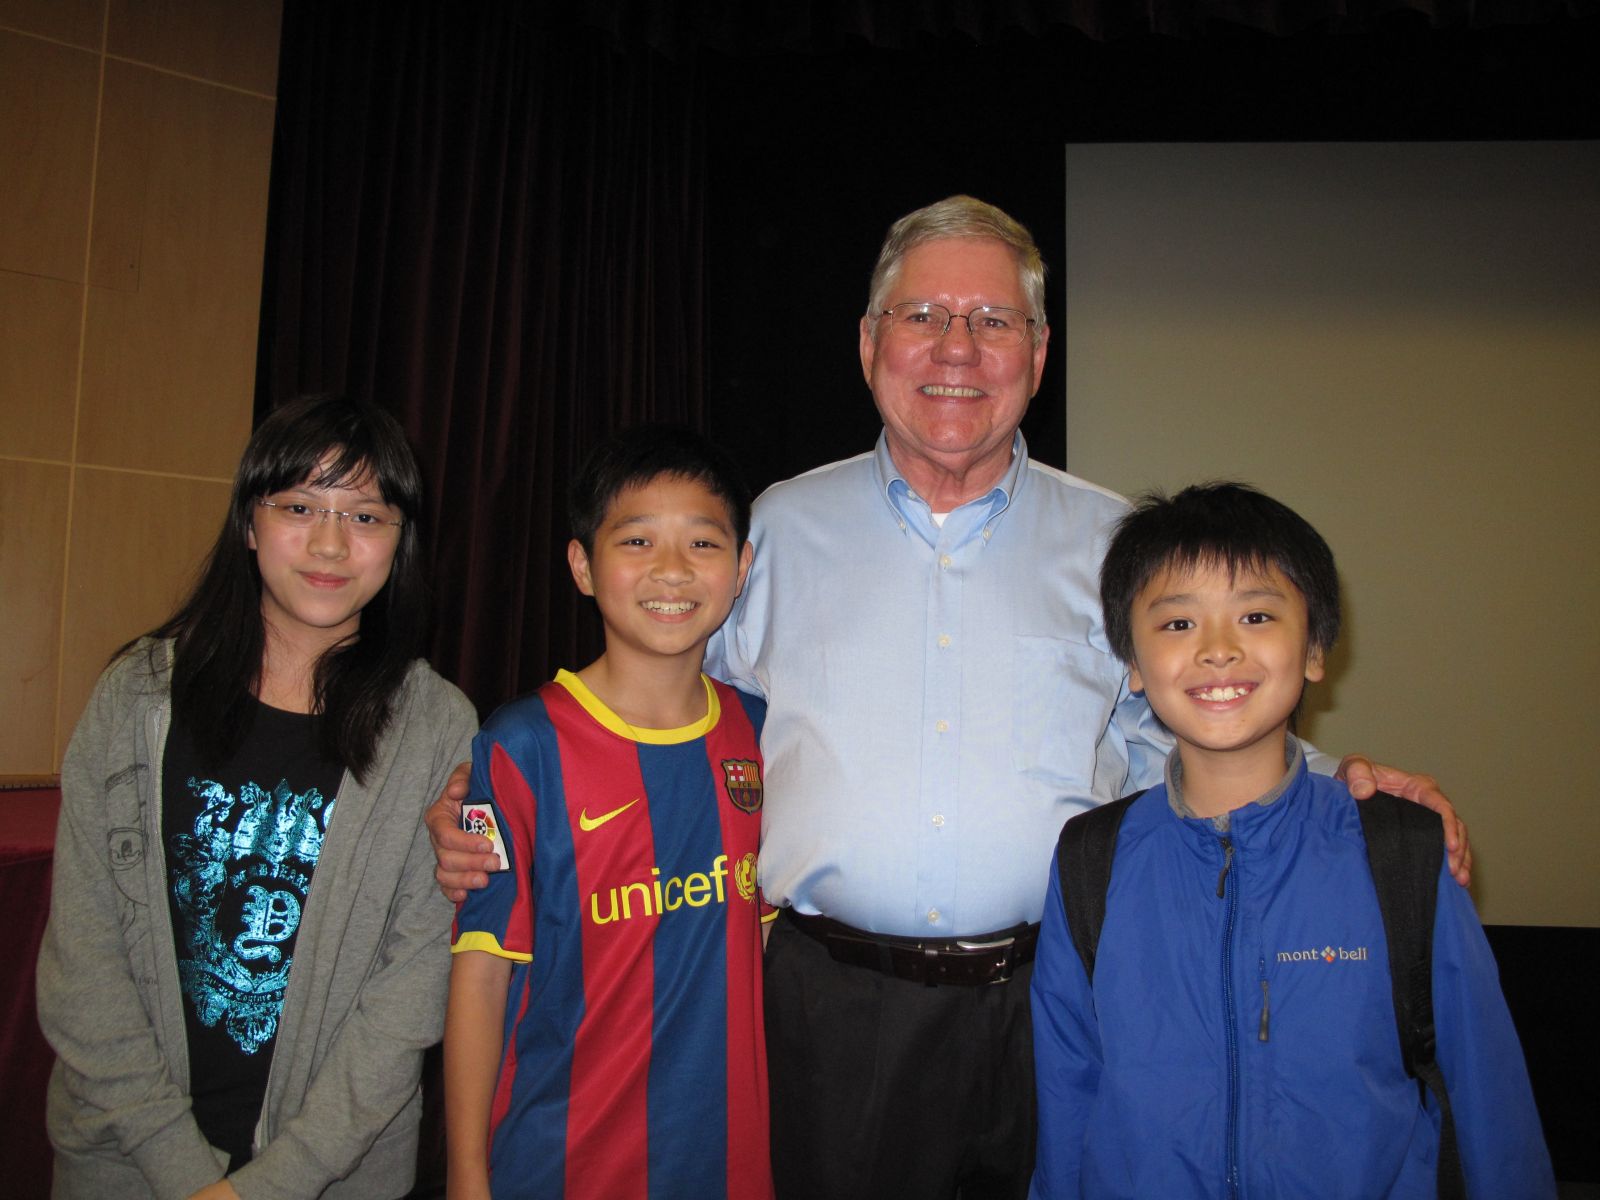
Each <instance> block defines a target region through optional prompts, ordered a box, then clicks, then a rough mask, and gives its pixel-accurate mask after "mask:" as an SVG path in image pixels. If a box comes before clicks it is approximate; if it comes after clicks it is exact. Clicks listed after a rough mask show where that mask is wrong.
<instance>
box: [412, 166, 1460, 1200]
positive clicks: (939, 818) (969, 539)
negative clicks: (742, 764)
mask: <svg viewBox="0 0 1600 1200" xmlns="http://www.w3.org/2000/svg"><path fill="white" fill-rule="evenodd" d="M1048 340H1049V329H1048V328H1047V326H1046V324H1045V320H1044V268H1043V265H1042V263H1041V262H1040V259H1039V253H1038V249H1037V248H1036V246H1035V245H1034V242H1033V239H1032V237H1031V236H1030V235H1029V233H1028V231H1027V230H1026V229H1024V228H1023V227H1022V226H1021V225H1019V224H1018V223H1017V222H1016V221H1014V220H1012V219H1011V218H1010V217H1009V216H1007V215H1006V214H1005V213H1003V212H1001V211H1000V210H999V209H997V208H994V207H993V206H991V205H988V204H984V203H982V202H981V201H978V200H974V199H972V198H971V197H967V196H955V197H951V198H950V199H947V200H943V201H940V202H939V203H937V204H933V205H930V206H928V207H927V208H923V209H920V210H918V211H916V212H914V213H911V214H910V215H908V216H906V217H904V218H902V219H901V220H899V221H898V222H896V223H895V225H894V226H893V227H892V228H891V229H890V231H889V235H888V238H887V240H886V241H885V243H884V246H883V250H882V252H881V253H880V255H879V258H878V263H877V267H876V269H875V271H874V272H873V276H872V284H871V294H870V300H869V303H868V307H867V314H866V316H864V317H863V318H862V320H861V328H860V352H861V365H862V370H863V372H864V374H865V376H866V380H867V384H868V386H869V387H870V388H871V390H872V395H873V399H874V401H875V402H876V404H877V408H878V412H879V414H880V415H881V416H882V418H883V425H884V430H883V435H882V437H881V438H880V439H879V442H878V445H877V447H876V449H874V450H873V451H872V452H871V453H869V454H864V455H861V456H859V457H857V458H852V459H847V460H845V461H843V462H838V463H833V464H830V465H829V466H825V467H821V468H819V469H817V470H815V471H812V472H809V473H807V474H805V475H801V476H799V477H797V478H795V479H792V480H789V481H787V482H785V483H781V484H778V485H776V486H774V487H773V488H771V489H770V490H769V491H767V493H766V494H765V495H764V496H762V498H761V499H760V500H759V501H758V502H757V504H756V509H755V519H754V524H753V527H752V530H751V537H752V541H754V542H755V545H756V553H755V565H754V567H753V568H752V570H751V573H750V576H749V581H748V583H747V585H746V589H745V592H744V594H743V596H742V597H741V599H740V601H739V603H738V605H737V606H736V608H735V609H734V613H733V615H732V616H731V617H730V618H729V621H728V623H727V625H726V626H725V627H724V629H723V630H722V632H721V634H720V635H719V636H718V638H717V639H715V640H714V641H713V643H712V646H711V651H710V654H709V655H708V659H707V669H708V670H709V671H710V672H712V673H713V674H717V675H720V676H721V677H722V678H725V679H727V680H729V681H730V682H733V683H735V684H738V685H739V686H741V687H744V688H746V689H747V690H751V691H755V692H758V693H760V694H762V695H764V696H766V697H767V700H768V704H769V709H768V714H767V721H766V726H765V729H764V732H763V735H762V752H763V756H764V758H765V760H766V770H765V777H766V793H765V804H764V809H763V812H764V821H763V837H762V848H761V861H760V882H761V887H762V889H763V891H764V892H765V894H766V897H767V898H768V900H770V901H771V902H772V903H774V904H776V905H779V906H781V908H782V916H781V917H780V919H779V921H778V923H777V925H776V926H775V928H774V929H773V931H772V935H771V940H770V943H769V945H768V950H767V964H766V1006H767V1008H766V1016H767V1045H768V1057H769V1067H770V1073H771V1094H772V1128H773V1173H774V1176H775V1178H776V1180H777V1183H778V1188H779V1191H780V1194H781V1195H783V1196H785V1197H796V1198H804V1200H820V1198H835V1197H855V1196H860V1197H872V1198H874V1200H878V1198H881V1197H885V1196H906V1197H919V1198H920V1197H954V1196H956V1195H960V1196H962V1197H969V1198H970V1197H979V1196H997V1197H1000V1196H1005V1197H1010V1196H1016V1197H1021V1196H1023V1195H1025V1194H1026V1192H1027V1184H1028V1176H1029V1172H1030V1170H1031V1167H1032V1161H1033V1146H1034V1107H1033V1061H1032V1046H1031V1029H1030V1023H1029V1013H1028V988H1027V983H1028V975H1029V973H1030V970H1031V967H1030V964H1031V960H1032V956H1033V948H1034V939H1035V937H1036V935H1037V930H1038V921H1039V918H1040V915H1041V910H1042V908H1043V903H1044V895H1045V885H1046V876H1047V873H1048V869H1049V862H1050V856H1051V851H1052V849H1053V848H1054V845H1055V839H1056V835H1057V832H1058V831H1059V830H1060V828H1061V825H1062V824H1063V822H1065V821H1066V819H1067V818H1068V817H1070V816H1072V815H1073V814H1074V813H1076V812H1079V811H1081V810H1083V809H1085V808H1087V807H1089V806H1091V805H1095V804H1100V803H1103V802H1105V801H1107V800H1111V799H1114V798H1116V797H1117V796H1119V795H1122V794H1124V793H1126V792H1128V791H1131V790H1135V789H1137V788H1141V787H1145V786H1148V785H1150V784H1153V783H1155V782H1157V781H1158V780H1159V778H1160V775H1161V766H1162V762H1163V760H1164V758H1165V756H1166V753H1167V751H1168V749H1169V748H1170V744H1171V743H1170V740H1169V738H1168V736H1167V734H1166V733H1165V731H1163V730H1162V729H1161V727H1160V726H1159V724H1158V723H1157V722H1156V721H1155V719H1154V718H1153V717H1152V716H1151V714H1150V711H1149V709H1148V708H1147V707H1146V705H1145V703H1144V701H1143V699H1142V697H1139V696H1135V695H1132V694H1130V692H1129V690H1128V684H1127V678H1126V674H1125V672H1124V670H1123V668H1122V666H1121V664H1120V663H1119V662H1118V661H1117V659H1116V657H1115V655H1114V654H1113V653H1112V651H1111V648H1110V646H1109V645H1108V644H1107V642H1106V640H1105V636H1104V632H1103V630H1102V628H1101V621H1100V608H1099V601H1098V591H1097V587H1098V574H1099V566H1100V558H1101V554H1102V552H1103V550H1104V546H1105V542H1106V538H1107V534H1108V530H1109V527H1110V526H1111V525H1112V524H1113V523H1114V522H1115V521H1116V520H1117V519H1118V518H1119V517H1120V516H1121V514H1122V512H1123V511H1124V508H1125V505H1124V503H1123V501H1122V500H1121V499H1120V498H1118V497H1117V496H1115V495H1114V494H1112V493H1110V492H1107V491H1105V490H1103V489H1101V488H1097V487H1095V486H1093V485H1092V484H1089V483H1085V482H1084V481H1082V480H1079V479H1075V478H1073V477H1071V476H1069V475H1066V474H1063V473H1062V472H1059V471H1056V470H1054V469H1052V468H1049V467H1045V466H1042V465H1040V464H1038V463H1035V462H1032V461H1031V460H1030V459H1029V457H1028V452H1027V447H1026V445H1025V444H1024V442H1023V439H1022V437H1021V435H1020V434H1019V433H1018V425H1019V423H1020V421H1021V419H1022V415H1023V413H1024V412H1025V411H1026V409H1027V406H1028V402H1029V401H1030V400H1031V399H1032V397H1033V395H1034V393H1035V391H1036V390H1037V389H1038V384H1039V376H1040V372H1041V371H1042V369H1043V367H1044V360H1045V350H1046V346H1047V344H1048ZM1316 757H1317V758H1319V759H1321V762H1322V765H1323V767H1324V768H1325V769H1326V768H1327V767H1328V766H1329V765H1331V764H1330V763H1329V761H1328V760H1326V759H1325V758H1322V757H1321V756H1316ZM1375 773H1376V775H1377V779H1378V781H1379V782H1381V784H1382V785H1383V786H1384V787H1386V788H1387V789H1388V790H1390V791H1400V792H1403V793H1405V794H1409V795H1411V796H1412V797H1413V798H1415V799H1423V800H1424V801H1425V802H1428V803H1430V804H1431V805H1432V806H1434V807H1443V808H1444V809H1446V810H1447V809H1448V805H1447V804H1445V802H1444V801H1443V798H1442V797H1441V796H1439V795H1438V793H1437V791H1436V789H1435V788H1434V787H1433V782H1432V780H1430V779H1428V778H1426V777H1423V776H1418V777H1411V776H1407V775H1404V774H1403V773H1399V772H1388V771H1386V770H1385V769H1383V768H1376V767H1372V766H1370V765H1369V764H1367V763H1365V762H1364V761H1361V760H1355V761H1354V768H1353V770H1352V772H1351V774H1352V787H1353V789H1354V790H1356V791H1358V793H1362V794H1365V793H1370V792H1371V790H1372V788H1373V786H1374V774H1375ZM450 816H451V813H450V810H449V806H448V804H446V803H445V802H443V801H441V804H439V805H436V806H435V808H434V810H433V811H432V812H430V816H429V821H430V826H431V827H432V828H433V830H434V836H435V842H436V845H437V846H438V847H439V850H440V861H441V867H440V872H439V879H440V883H441V885H442V886H444V887H445V888H446V891H447V893H450V892H453V891H454V890H456V889H459V888H460V887H462V886H466V885H469V884H470V883H477V882H479V877H477V876H476V871H477V869H478V868H480V867H481V866H482V865H483V863H482V860H481V859H480V858H479V857H478V856H477V855H472V854H467V853H462V852H453V851H465V850H466V849H467V848H468V846H469V845H470V839H460V838H458V837H457V836H456V835H455V834H454V831H453V830H451V829H450V828H449V826H450V824H451V822H450ZM1447 824H1448V825H1449V830H1450V833H1449V836H1450V841H1451V844H1452V846H1454V845H1456V844H1458V843H1459V844H1461V846H1462V851H1461V859H1462V861H1460V862H1459V863H1458V864H1457V865H1458V866H1459V868H1460V870H1461V872H1462V873H1463V874H1464V872H1465V870H1466V862H1465V846H1464V838H1463V837H1462V833H1461V831H1460V830H1459V829H1458V828H1457V827H1456V825H1455V824H1454V821H1453V814H1450V815H1449V820H1448V821H1447Z"/></svg>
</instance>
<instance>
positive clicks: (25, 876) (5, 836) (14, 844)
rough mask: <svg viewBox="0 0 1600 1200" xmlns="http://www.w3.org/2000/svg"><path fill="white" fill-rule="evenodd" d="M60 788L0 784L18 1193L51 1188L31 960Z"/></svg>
mask: <svg viewBox="0 0 1600 1200" xmlns="http://www.w3.org/2000/svg"><path fill="white" fill-rule="evenodd" d="M60 808H61V793H60V791H59V790H57V789H56V788H29V789H26V790H21V791H0V923H3V927H4V930H5V936H6V937H7V938H8V939H9V940H10V942H11V945H10V946H9V947H8V948H6V949H5V950H4V952H3V953H0V1064H3V1067H0V1072H3V1075H4V1081H5V1082H4V1084H3V1085H0V1097H3V1098H4V1101H3V1103H0V1112H3V1113H4V1118H3V1119H0V1180H4V1181H5V1182H4V1189H3V1190H4V1192H5V1194H6V1195H7V1196H9V1197H12V1198H13V1200H35V1198H37V1200H44V1198H45V1197H47V1196H48V1195H49V1194H50V1143H49V1142H48V1140H46V1138H45V1132H44V1091H45V1083H46V1081H47V1080H48V1079H49V1078H50V1066H51V1064H52V1063H53V1062H54V1061H55V1056H54V1055H53V1054H52V1053H51V1052H50V1047H49V1045H47V1044H46V1042H45V1040H44V1035H43V1034H42V1033H40V1032H39V1013H38V1008H37V1006H36V1005H35V1003H34V996H33V981H34V965H35V963H36V962H37V960H38V958H39V939H40V938H41V937H43V936H44V923H45V918H46V917H48V916H49V915H50V858H51V855H52V853H53V852H54V850H55V844H56V814H57V813H58V812H59V810H60Z"/></svg>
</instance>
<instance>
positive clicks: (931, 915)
mask: <svg viewBox="0 0 1600 1200" xmlns="http://www.w3.org/2000/svg"><path fill="white" fill-rule="evenodd" d="M938 923H939V910H938V909H937V908H930V909H929V910H928V924H929V925H937V924H938Z"/></svg>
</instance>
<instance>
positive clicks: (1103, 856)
mask: <svg viewBox="0 0 1600 1200" xmlns="http://www.w3.org/2000/svg"><path fill="white" fill-rule="evenodd" d="M1142 795H1144V792H1142V791H1140V792H1135V793H1133V795H1131V796H1124V797H1123V798H1122V799H1121V800H1113V801H1112V802H1111V803H1110V804H1102V805H1100V806H1099V807H1098V808H1091V809H1089V811H1088V812H1081V813H1079V814H1078V815H1077V816H1075V817H1073V818H1072V820H1070V821H1068V822H1067V823H1066V824H1065V825H1064V826H1062V829H1061V836H1060V837H1059V838H1058V839H1057V840H1056V870H1057V872H1058V873H1059V874H1060V877H1061V903H1062V906H1063V907H1064V908H1065V909H1066V910H1067V931H1068V932H1069V933H1071V934H1072V944H1073V945H1074V946H1076V947H1077V948H1078V957H1079V958H1080V959H1082V960H1083V969H1084V973H1085V974H1087V975H1088V976H1089V984H1090V986H1091V987H1092V986H1093V985H1094V955H1095V950H1096V949H1097V948H1098V947H1099V945H1100V926H1102V925H1104V924H1105V920H1106V892H1107V890H1108V889H1109V888H1110V887H1111V860H1112V859H1113V858H1115V857H1116V854H1117V830H1119V829H1121V828H1122V818H1123V815H1124V814H1125V813H1127V811H1128V805H1130V804H1132V803H1133V802H1134V801H1135V800H1137V799H1138V798H1139V797H1140V796H1142Z"/></svg>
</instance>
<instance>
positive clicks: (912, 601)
mask: <svg viewBox="0 0 1600 1200" xmlns="http://www.w3.org/2000/svg"><path fill="white" fill-rule="evenodd" d="M1126 509H1127V504H1126V502H1125V501H1124V500H1122V499H1121V498H1120V497H1119V496H1117V495H1115V494H1114V493H1112V492H1109V491H1106V490H1105V489H1103V488H1099V487H1096V486H1094V485H1093V484H1090V483H1086V482H1084V481H1083V480H1080V479H1076V478H1074V477H1072V476H1070V475H1067V474H1065V473H1063V472H1061V471H1057V470H1055V469H1053V468H1051V467H1047V466H1043V465H1041V464H1038V463H1034V462H1031V461H1030V460H1029V458H1028V453H1027V447H1026V445H1025V444H1024V442H1023V440H1022V436H1021V435H1020V434H1019V435H1017V439H1016V443H1015V447H1014V451H1013V455H1012V460H1011V466H1010V469H1009V470H1008V471H1007V472H1006V474H1005V476H1004V477H1003V478H1002V479H1001V480H1000V481H999V483H997V484H996V485H995V487H994V488H993V489H991V490H990V491H989V492H988V494H986V495H984V496H981V497H979V498H978V499H976V500H973V501H971V502H970V503H967V504H964V505H962V506H961V507H959V508H957V509H956V510H955V511H953V512H951V513H950V514H949V515H948V516H947V517H946V518H945V520H944V523H943V525H942V526H940V525H939V524H936V523H935V521H934V519H933V515H932V514H931V512H930V511H929V509H928V505H927V504H926V503H925V502H924V501H923V500H922V499H921V498H920V497H919V496H918V495H917V494H916V493H915V492H913V491H912V490H911V488H910V486H909V485H908V484H907V483H906V481H905V479H904V478H903V477H902V476H901V474H900V472H899V471H898V470H897V469H896V468H895V465H894V463H893V461H892V459H891V458H890V457H889V451H888V447H887V444H886V442H885V441H884V439H883V438H881V437H880V438H879V440H878V446H877V449H876V450H875V451H874V452H873V453H871V454H864V455H861V456H859V457H856V458H851V459H846V460H845V461H843V462H837V463H833V464H831V465H829V466H825V467H821V468H819V469H817V470H815V471H811V472H809V473H807V474H805V475H801V476H798V477H797V478H795V479H791V480H788V481H787V482H784V483H780V484H776V485H775V486H773V487H772V488H770V489H768V491H767V492H766V493H765V494H763V495H762V497H761V498H760V499H759V500H758V501H757V502H756V506H755V516H754V524H753V528H752V530H751V540H752V541H753V542H754V543H755V564H754V566H753V567H752V569H751V572H750V578H749V581H748V582H747V584H746V587H745V591H744V594H743V596H742V597H741V598H740V599H739V601H738V603H737V604H736V605H735V607H734V611H733V614H732V615H731V616H730V617H729V619H728V623H727V624H726V625H725V626H724V627H723V629H722V631H721V632H720V633H719V634H718V635H717V637H716V638H714V639H713V641H712V644H711V647H710V649H709V651H708V655H707V660H706V662H707V670H708V671H710V672H711V673H712V674H714V675H717V676H719V677H721V678H723V679H726V680H728V681H729V682H731V683H734V684H736V685H737V686H739V687H742V688H746V689H748V690H751V691H755V692H758V693H759V694H761V695H763V696H765V697H766V698H767V702H768V709H767V721H766V727H765V729H764V731H763V735H762V743H761V744H762V755H763V757H764V758H765V760H766V771H765V775H766V792H765V803H764V807H763V828H762V848H761V867H760V876H761V886H762V889H763V891H764V892H765V893H766V896H767V899H768V900H770V901H771V902H772V903H774V904H780V905H783V904H792V905H794V906H795V908H796V909H798V910H799V911H800V912H821V913H824V914H826V915H827V916H829V917H832V918H834V919H835V920H838V921H843V922H845V923H846V924H849V925H854V926H856V927H857V928H860V929H869V930H873V931H875V932H878V933H888V934H898V935H905V936H923V937H927V936H935V937H953V936H967V935H972V934H978V933H983V932H988V931H992V930H999V929H1005V928H1008V927H1010V926H1012V925H1015V924H1017V923H1018V922H1022V921H1030V922H1031V921H1037V920H1038V919H1039V915H1040V911H1041V909H1042V908H1043V904H1044V893H1045V883H1046V876H1047V874H1048V871H1049V865H1050V856H1051V852H1052V851H1053V850H1054V848H1055V842H1056V835H1057V834H1058V833H1059V832H1060V829H1061V826H1062V824H1063V823H1064V822H1065V821H1066V820H1067V818H1068V817H1070V816H1072V815H1073V814H1075V813H1078V812H1081V811H1082V810H1084V809H1086V808H1088V807H1090V806H1091V805H1095V804H1101V803H1104V802H1106V801H1108V800H1114V799H1116V798H1117V797H1118V796H1120V795H1123V794H1124V793H1125V792H1127V791H1130V790H1134V789H1137V788H1142V787H1147V786H1149V785H1151V784H1154V783H1158V782H1159V781H1160V779H1161V769H1162V763H1163V762H1164V760H1165V758H1166V755H1167V752H1168V750H1169V749H1171V746H1172V740H1171V738H1170V736H1169V735H1168V734H1167V733H1166V731H1165V730H1164V729H1163V728H1162V727H1161V725H1160V724H1159V723H1158V722H1157V721H1156V719H1155V718H1154V716H1152V715H1151V713H1150V710H1149V708H1148V707H1147V706H1146V704H1145V703H1144V700H1143V698H1142V697H1137V696H1132V695H1130V693H1129V691H1128V680H1127V672H1126V670H1124V668H1123V666H1122V664H1121V663H1120V662H1119V661H1118V660H1117V657H1116V655H1114V654H1113V653H1112V651H1111V647H1110V645H1109V644H1108V643H1107V641H1106V638H1105V633H1104V630H1103V629H1102V628H1101V621H1100V598H1099V572H1100V559H1101V557H1102V555H1103V554H1104V552H1105V546H1106V541H1107V538H1108V536H1109V534H1110V530H1111V527H1112V526H1113V525H1114V524H1115V523H1116V521H1117V519H1118V518H1119V517H1121V515H1122V514H1123V512H1124V511H1126Z"/></svg>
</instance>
